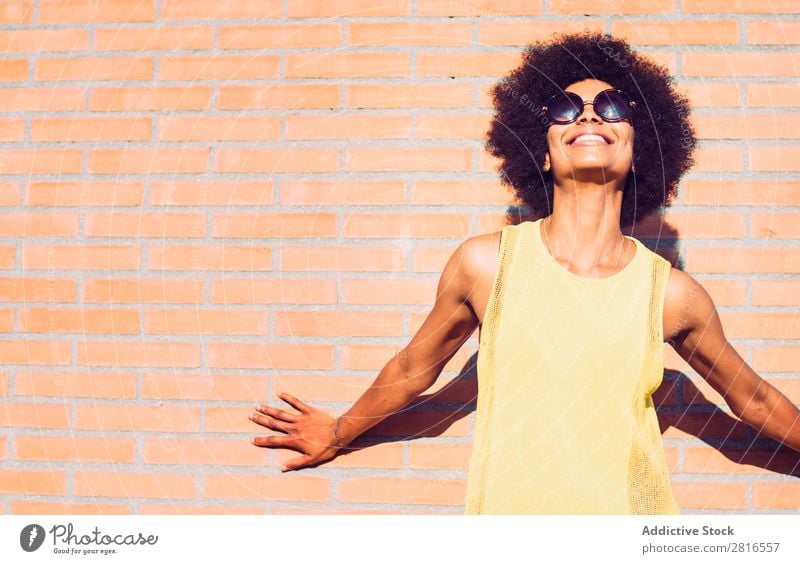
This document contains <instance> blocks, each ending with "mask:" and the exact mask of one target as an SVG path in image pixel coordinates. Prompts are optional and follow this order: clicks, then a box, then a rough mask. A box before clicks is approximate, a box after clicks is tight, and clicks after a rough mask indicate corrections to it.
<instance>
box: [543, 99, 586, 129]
mask: <svg viewBox="0 0 800 564" xmlns="http://www.w3.org/2000/svg"><path fill="white" fill-rule="evenodd" d="M582 111H583V100H581V97H580V96H578V95H577V94H575V93H573V92H561V93H560V94H556V95H555V96H553V97H552V98H551V99H550V102H549V103H548V105H547V113H548V114H550V119H551V120H552V121H553V122H555V123H571V122H573V121H575V120H576V119H577V118H578V116H579V115H581V112H582Z"/></svg>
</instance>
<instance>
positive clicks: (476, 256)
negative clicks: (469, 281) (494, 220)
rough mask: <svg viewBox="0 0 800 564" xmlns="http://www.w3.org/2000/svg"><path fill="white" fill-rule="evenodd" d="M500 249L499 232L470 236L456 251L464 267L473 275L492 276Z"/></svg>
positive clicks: (478, 276)
mask: <svg viewBox="0 0 800 564" xmlns="http://www.w3.org/2000/svg"><path fill="white" fill-rule="evenodd" d="M499 250H500V232H499V231H498V232H496V233H487V234H486V235H478V236H476V237H470V238H469V239H467V240H466V241H464V242H463V243H461V246H460V247H459V249H458V250H457V251H456V252H457V253H459V254H460V259H461V260H462V261H463V263H464V267H465V269H466V270H467V271H468V272H469V274H471V275H472V276H474V277H477V278H482V277H485V276H494V273H495V271H496V270H497V260H498V258H497V257H498V253H499Z"/></svg>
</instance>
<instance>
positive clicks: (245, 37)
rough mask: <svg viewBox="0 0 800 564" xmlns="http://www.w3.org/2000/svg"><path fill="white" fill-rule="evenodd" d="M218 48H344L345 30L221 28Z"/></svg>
mask: <svg viewBox="0 0 800 564" xmlns="http://www.w3.org/2000/svg"><path fill="white" fill-rule="evenodd" d="M351 25H355V24H351ZM351 29H352V28H351ZM219 44H220V47H222V48H223V49H309V48H315V47H317V48H318V47H338V46H340V45H341V44H342V26H341V24H338V23H331V22H327V21H326V22H314V23H307V24H288V25H247V26H226V27H222V28H220V31H219Z"/></svg>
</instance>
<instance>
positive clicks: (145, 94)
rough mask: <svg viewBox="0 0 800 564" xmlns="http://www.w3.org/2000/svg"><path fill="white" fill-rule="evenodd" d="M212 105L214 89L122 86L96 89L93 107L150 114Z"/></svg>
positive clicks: (100, 110)
mask: <svg viewBox="0 0 800 564" xmlns="http://www.w3.org/2000/svg"><path fill="white" fill-rule="evenodd" d="M210 103H211V87H210V86H149V87H127V88H119V87H118V88H93V89H92V96H91V99H90V101H89V107H90V109H91V110H92V111H93V112H126V111H133V112H146V111H161V110H203V109H206V108H208V107H209V105H210Z"/></svg>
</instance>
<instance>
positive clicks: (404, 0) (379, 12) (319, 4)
mask: <svg viewBox="0 0 800 564" xmlns="http://www.w3.org/2000/svg"><path fill="white" fill-rule="evenodd" d="M287 9H288V15H289V17H290V18H336V17H343V16H346V17H348V18H356V17H380V16H409V15H411V1H410V0H340V1H339V2H334V3H331V2H327V1H326V0H304V1H303V2H292V3H291V4H289V5H288V8H287Z"/></svg>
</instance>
